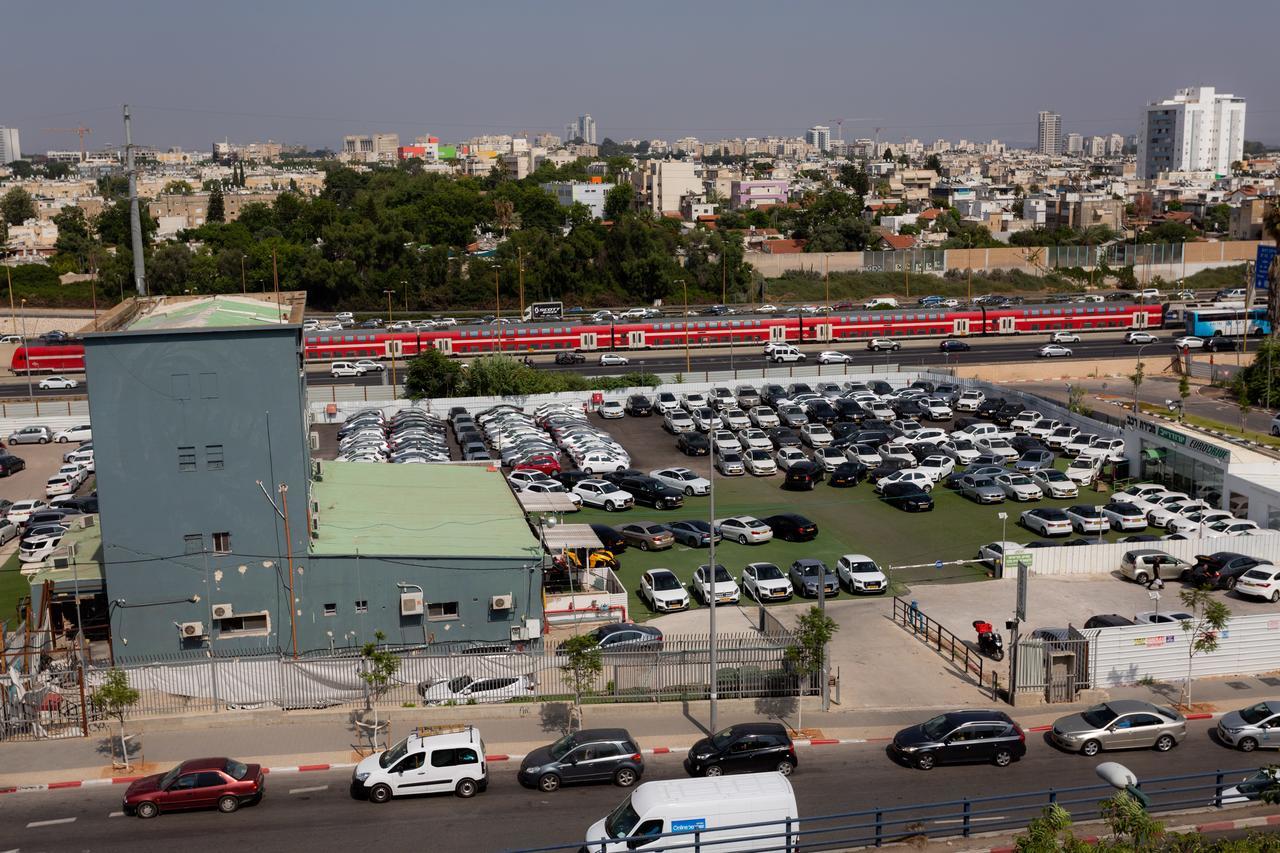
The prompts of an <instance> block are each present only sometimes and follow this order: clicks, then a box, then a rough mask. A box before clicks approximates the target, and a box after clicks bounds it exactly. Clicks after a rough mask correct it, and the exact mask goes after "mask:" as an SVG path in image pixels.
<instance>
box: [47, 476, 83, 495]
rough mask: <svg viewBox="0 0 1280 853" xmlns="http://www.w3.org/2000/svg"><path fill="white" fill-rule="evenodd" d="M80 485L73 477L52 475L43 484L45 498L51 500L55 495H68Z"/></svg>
mask: <svg viewBox="0 0 1280 853" xmlns="http://www.w3.org/2000/svg"><path fill="white" fill-rule="evenodd" d="M79 486H80V484H79V483H78V482H76V480H75V479H74V478H73V477H69V476H67V475H66V474H54V475H53V476H52V477H50V478H49V479H48V480H47V481H45V484H44V494H45V497H47V498H51V497H54V496H55V495H69V494H71V493H72V492H74V491H75V490H76V489H77V488H79Z"/></svg>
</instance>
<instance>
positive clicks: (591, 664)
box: [557, 634, 604, 730]
mask: <svg viewBox="0 0 1280 853" xmlns="http://www.w3.org/2000/svg"><path fill="white" fill-rule="evenodd" d="M557 652H563V653H564V663H563V664H561V665H560V670H561V672H563V673H564V675H565V679H566V680H567V681H568V682H569V687H570V689H571V690H573V714H572V716H571V717H570V720H569V728H570V730H578V729H581V728H582V694H584V693H586V692H588V691H590V690H591V689H592V688H594V687H595V683H596V679H597V678H599V676H600V673H601V672H603V671H604V656H603V654H602V653H601V651H600V646H599V644H598V643H597V642H596V638H595V637H593V636H591V635H590V634H578V635H577V636H574V637H570V638H569V639H567V640H565V641H564V642H563V643H561V644H560V647H559V648H558V649H557Z"/></svg>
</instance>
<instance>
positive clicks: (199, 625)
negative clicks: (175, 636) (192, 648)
mask: <svg viewBox="0 0 1280 853" xmlns="http://www.w3.org/2000/svg"><path fill="white" fill-rule="evenodd" d="M178 633H179V634H181V635H182V639H184V640H194V639H197V638H199V637H204V636H208V635H207V634H206V633H205V630H204V623H203V622H181V623H179V624H178Z"/></svg>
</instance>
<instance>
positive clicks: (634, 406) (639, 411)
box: [625, 394, 653, 418]
mask: <svg viewBox="0 0 1280 853" xmlns="http://www.w3.org/2000/svg"><path fill="white" fill-rule="evenodd" d="M625 408H626V412H627V414H628V415H631V416H633V417H637V418H647V417H649V416H650V415H652V414H653V401H652V400H650V399H649V398H648V397H646V396H645V395H643V394H632V395H631V396H630V397H628V398H627V405H626V407H625Z"/></svg>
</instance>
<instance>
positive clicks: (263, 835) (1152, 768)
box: [0, 722, 1269, 853]
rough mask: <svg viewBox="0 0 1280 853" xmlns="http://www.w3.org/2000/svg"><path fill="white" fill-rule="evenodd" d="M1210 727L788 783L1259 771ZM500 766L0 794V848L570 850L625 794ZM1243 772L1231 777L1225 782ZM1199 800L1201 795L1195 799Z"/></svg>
mask: <svg viewBox="0 0 1280 853" xmlns="http://www.w3.org/2000/svg"><path fill="white" fill-rule="evenodd" d="M1211 725H1212V724H1211V723H1208V722H1192V723H1190V724H1189V728H1190V734H1189V735H1188V737H1187V740H1186V741H1185V742H1184V743H1183V744H1181V745H1180V746H1178V747H1177V748H1175V749H1174V750H1173V751H1172V752H1170V753H1167V754H1159V753H1155V752H1151V751H1146V750H1142V751H1134V752H1128V753H1123V754H1120V753H1114V754H1106V753H1104V754H1103V755H1099V756H1098V757H1097V758H1093V759H1090V758H1084V757H1083V756H1079V755H1068V754H1065V753H1063V752H1061V751H1059V750H1058V749H1056V748H1054V747H1052V746H1050V745H1049V744H1048V743H1046V742H1045V741H1044V739H1043V737H1042V736H1041V735H1039V734H1032V735H1028V743H1027V745H1028V752H1027V756H1026V757H1025V758H1024V759H1023V760H1022V761H1020V762H1017V763H1015V764H1013V765H1011V766H1009V767H1007V768H1003V769H998V768H995V767H992V766H989V765H974V766H956V767H940V768H937V769H935V770H933V771H930V772H923V771H919V770H910V769H906V768H903V767H899V766H897V765H896V764H894V763H892V762H891V761H890V760H889V759H888V758H887V756H886V755H885V750H884V744H883V743H867V744H857V745H838V746H818V747H808V748H801V749H800V751H799V758H800V766H799V769H798V770H797V771H796V773H795V775H794V776H793V777H792V781H793V783H794V785H795V789H796V797H797V800H798V801H799V805H800V814H801V817H802V818H803V817H805V816H816V815H824V814H834V813H839V812H846V811H855V810H863V809H868V808H872V807H874V806H893V805H907V804H913V803H925V802H939V801H943V800H956V799H959V798H962V797H978V796H991V795H995V794H1001V793H1014V792H1019V791H1032V790H1044V789H1047V788H1049V787H1055V788H1059V789H1060V788H1063V787H1068V786H1074V785H1094V784H1097V782H1098V779H1097V776H1096V775H1095V773H1094V767H1095V766H1096V765H1097V764H1099V763H1101V762H1102V761H1121V762H1123V763H1124V764H1125V765H1126V766H1127V767H1129V768H1130V769H1131V770H1133V771H1134V772H1135V773H1136V774H1137V775H1138V777H1139V778H1140V779H1144V778H1152V777H1155V776H1172V775H1176V774H1183V773H1195V772H1199V771H1211V770H1218V769H1228V770H1241V769H1243V768H1248V767H1250V766H1252V767H1255V768H1256V767H1258V766H1260V765H1262V764H1265V763H1268V761H1269V758H1265V757H1264V758H1262V759H1254V760H1252V761H1251V760H1250V756H1245V755H1243V754H1241V753H1238V752H1233V751H1231V750H1228V749H1226V748H1224V747H1221V746H1219V745H1218V744H1217V743H1215V742H1214V741H1212V740H1211V738H1210V734H1209V730H1210V728H1211ZM681 758H682V756H676V755H665V756H651V757H649V758H648V760H647V769H646V773H645V776H644V779H645V780H652V779H663V778H680V777H683V775H684V771H683V768H682V767H681V764H680V761H681ZM516 769H517V767H516V766H515V765H514V764H512V763H493V764H491V765H490V774H491V782H490V785H489V790H488V791H487V792H485V793H483V794H480V795H478V796H477V797H476V798H475V799H473V800H468V801H463V800H458V799H457V798H455V797H453V796H451V795H440V796H430V797H421V798H410V799H402V800H393V801H392V802H390V803H387V804H385V805H373V804H372V803H368V802H364V801H356V800H352V799H351V797H350V794H349V791H348V784H349V781H350V771H341V772H339V771H332V772H315V773H288V774H285V773H282V774H276V775H273V776H271V777H269V778H268V782H267V796H266V798H265V799H264V800H263V802H262V803H261V804H259V805H257V806H252V807H246V808H243V809H241V810H240V811H238V812H236V813H234V814H231V815H223V814H219V813H217V812H198V813H189V814H162V815H161V816H160V817H158V818H156V819H154V820H149V821H143V820H139V819H137V818H130V817H125V816H123V815H120V814H119V812H120V798H121V795H122V794H123V789H122V787H121V786H104V787H96V788H80V789H73V790H59V791H49V792H42V793H22V794H10V795H6V796H5V797H4V798H3V800H0V826H3V829H2V830H0V835H2V836H3V840H2V841H0V847H3V849H4V850H6V851H7V850H10V849H14V850H20V851H22V853H27V851H40V850H79V851H116V850H120V851H124V850H128V851H152V850H154V851H163V853H171V851H173V850H179V849H187V848H189V847H191V846H192V845H196V846H200V845H201V844H202V843H203V844H204V846H208V843H209V842H208V841H204V842H202V841H201V839H215V838H216V839H217V846H218V847H219V848H226V849H255V850H277V851H286V852H287V851H304V853H311V851H315V850H360V849H366V848H370V847H376V848H378V849H384V850H409V849H419V848H420V849H430V850H449V851H451V853H481V851H483V853H494V851H500V850H511V849H515V848H521V847H534V846H539V845H551V844H557V843H565V844H569V843H574V842H577V843H581V841H582V840H583V836H582V833H583V831H584V830H585V829H586V828H587V826H588V825H590V824H591V823H592V822H593V821H595V820H596V819H598V818H600V817H603V816H604V815H605V814H606V813H607V812H608V811H609V810H610V809H612V808H613V807H614V806H615V805H616V804H617V803H618V802H619V801H620V800H621V799H622V798H623V797H624V796H625V795H626V794H625V792H623V791H622V790H621V789H618V788H615V787H612V786H609V785H593V786H586V787H578V788H564V789H562V790H560V791H557V792H555V793H553V794H544V793H541V792H539V791H530V790H526V789H524V788H522V787H520V786H519V785H518V784H517V783H516V781H515V778H514V774H515V771H516ZM1241 775H1243V774H1238V773H1233V774H1232V776H1231V777H1230V778H1233V779H1234V778H1239V777H1240V776H1241ZM1206 799H1207V798H1206Z"/></svg>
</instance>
